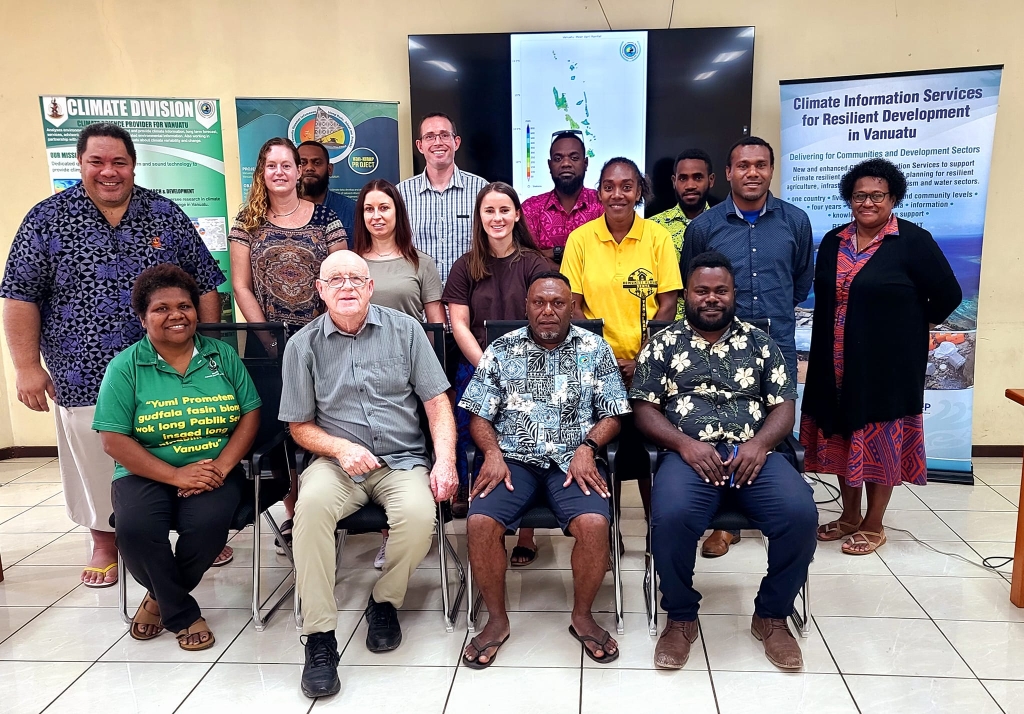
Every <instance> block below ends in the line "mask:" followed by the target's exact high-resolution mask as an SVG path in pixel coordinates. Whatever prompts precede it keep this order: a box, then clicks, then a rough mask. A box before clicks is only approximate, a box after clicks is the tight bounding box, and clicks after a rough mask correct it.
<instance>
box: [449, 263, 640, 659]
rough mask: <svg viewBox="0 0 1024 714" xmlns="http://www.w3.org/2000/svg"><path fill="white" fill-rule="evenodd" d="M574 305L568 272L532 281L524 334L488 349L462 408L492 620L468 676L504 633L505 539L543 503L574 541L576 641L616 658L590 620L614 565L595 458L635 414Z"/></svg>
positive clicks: (477, 564)
mask: <svg viewBox="0 0 1024 714" xmlns="http://www.w3.org/2000/svg"><path fill="white" fill-rule="evenodd" d="M575 307H576V306H575V301H574V300H573V299H572V292H571V290H570V287H569V281H568V279H567V278H566V277H565V276H564V275H562V274H560V273H556V272H549V273H541V274H539V275H537V276H536V277H535V278H534V279H533V281H532V282H531V283H530V286H529V289H528V292H527V295H526V316H527V319H528V320H529V326H528V327H523V328H520V329H518V330H515V331H514V332H511V333H509V334H507V335H505V336H503V337H499V338H498V339H497V340H495V341H494V342H493V343H491V345H490V346H489V347H488V348H487V349H486V350H485V351H484V354H483V357H481V358H480V364H479V366H478V367H477V369H476V374H474V375H473V381H472V382H470V384H469V386H468V387H467V388H466V392H465V394H464V395H463V397H462V400H461V401H460V402H459V406H460V407H462V408H463V409H466V410H467V411H469V412H470V413H471V415H472V416H471V419H472V421H471V422H470V427H469V428H470V434H471V435H472V437H473V441H475V442H476V445H477V446H478V447H479V448H480V450H481V451H482V452H483V454H484V463H483V466H482V467H481V469H480V473H479V475H478V476H477V477H476V481H475V482H474V483H473V488H472V491H471V493H470V498H471V503H470V508H469V520H468V525H467V533H468V535H469V559H470V563H472V566H473V575H474V578H475V580H476V583H477V585H479V587H480V592H481V594H482V595H483V598H484V603H485V604H486V605H487V612H488V619H487V625H486V626H485V627H484V629H483V631H482V632H481V633H480V634H479V635H478V636H477V637H475V638H473V640H472V642H470V644H469V645H467V647H466V650H465V652H464V653H463V657H462V661H463V664H465V665H466V666H467V667H470V668H472V669H483V668H485V667H489V666H490V665H491V664H492V663H493V662H494V659H495V657H496V656H497V654H498V649H499V648H500V647H501V645H503V644H504V643H505V641H506V640H507V639H508V637H509V633H510V629H509V620H508V614H507V613H506V611H505V563H506V556H505V545H504V539H503V535H504V533H505V531H506V530H507V529H511V530H516V529H517V528H518V527H519V523H520V521H521V520H522V517H523V515H524V514H525V513H526V512H527V511H528V510H529V509H530V508H531V506H532V505H533V503H534V501H536V500H538V499H541V500H544V501H546V502H547V504H548V505H549V506H550V508H551V510H552V511H554V513H555V516H556V517H557V518H558V522H559V525H560V526H561V527H562V530H563V531H565V533H566V535H571V536H573V537H574V538H575V539H576V544H575V546H574V548H573V554H572V573H573V587H574V589H575V598H574V603H573V611H572V625H571V626H570V627H569V632H570V634H571V635H572V636H573V637H575V638H576V639H577V640H579V641H580V642H581V643H582V644H583V646H584V648H585V649H584V652H585V653H586V654H587V656H589V657H590V658H591V659H592V660H594V661H595V662H598V663H602V664H606V663H608V662H612V661H614V660H616V659H618V657H619V649H618V644H617V643H616V642H615V640H613V639H612V638H611V635H610V634H609V633H608V632H607V631H606V630H604V629H602V628H601V626H600V625H598V624H597V622H595V621H594V617H593V615H592V614H591V607H592V606H593V604H594V598H595V597H596V596H597V591H598V589H599V588H600V587H601V581H602V580H603V579H604V574H605V569H606V567H607V565H608V524H609V522H610V521H609V508H608V498H609V496H610V493H609V491H608V484H607V482H606V481H605V473H604V467H603V466H601V465H599V464H598V461H597V458H596V457H597V452H598V451H599V450H600V449H601V448H602V447H604V446H605V445H606V444H607V443H608V442H609V441H611V440H612V439H613V438H614V437H615V436H616V435H617V434H618V433H619V419H618V415H620V414H625V413H627V412H629V411H630V408H629V402H628V401H627V399H626V389H625V386H624V385H623V383H622V377H621V376H620V375H619V368H618V365H617V363H616V362H615V356H614V355H613V354H612V350H611V347H610V346H609V345H608V343H607V342H605V341H604V339H602V338H601V337H598V336H597V335H595V334H592V333H590V332H587V331H586V330H582V329H580V328H578V327H575V326H573V325H571V324H570V319H571V318H572V313H573V310H574V309H575Z"/></svg>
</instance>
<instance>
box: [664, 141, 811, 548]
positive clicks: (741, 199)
mask: <svg viewBox="0 0 1024 714" xmlns="http://www.w3.org/2000/svg"><path fill="white" fill-rule="evenodd" d="M774 171H775V152H774V151H772V147H771V145H770V144H769V143H768V142H767V141H765V140H764V139H762V138H760V137H757V136H748V137H745V138H743V139H740V140H739V141H737V142H736V143H735V144H733V145H732V148H731V149H729V158H728V161H727V162H726V167H725V178H726V180H727V181H728V182H729V188H730V192H729V195H728V196H727V197H726V199H725V200H724V201H722V202H721V203H720V204H718V205H717V206H713V207H712V208H709V209H708V210H706V211H704V213H702V214H701V215H699V216H697V217H696V218H694V219H693V221H692V222H691V223H690V226H689V227H688V228H687V229H686V234H685V237H684V239H683V253H682V257H681V258H680V260H679V272H680V273H682V274H683V275H684V276H685V275H688V274H689V272H690V261H691V260H693V258H694V256H697V255H700V254H701V253H703V252H705V251H709V250H713V251H718V252H719V253H722V254H723V255H725V256H726V257H727V258H729V260H730V262H731V263H732V267H733V271H734V274H735V279H736V317H738V318H739V319H741V320H747V321H755V322H757V323H758V324H762V325H763V324H765V323H767V327H768V329H767V332H768V333H769V334H770V335H771V337H772V339H773V340H774V341H775V343H776V344H777V345H778V346H779V349H781V350H782V355H783V357H785V359H786V368H787V370H788V372H789V377H790V379H791V380H792V381H793V382H795V381H796V374H797V365H796V339H795V337H796V334H795V333H796V314H795V312H794V308H796V306H797V305H799V304H800V303H802V302H803V301H804V300H806V299H807V295H808V294H809V293H810V291H811V283H812V282H813V280H814V241H813V238H812V236H811V222H810V220H809V219H808V218H807V214H806V213H804V212H803V211H802V210H800V209H799V208H797V207H796V206H794V205H793V204H791V203H787V202H785V201H782V200H780V199H778V198H776V197H775V196H773V195H772V194H771V191H769V190H768V186H769V185H770V184H771V182H772V174H773V173H774ZM684 281H685V279H684ZM739 539H740V534H739V531H733V532H729V531H715V532H714V533H712V534H711V535H710V536H709V537H708V538H707V540H706V541H704V545H703V547H702V548H701V555H702V556H704V557H705V558H717V557H719V556H722V555H725V554H726V553H727V552H728V551H729V546H730V545H731V544H733V543H735V542H736V541H738V540H739Z"/></svg>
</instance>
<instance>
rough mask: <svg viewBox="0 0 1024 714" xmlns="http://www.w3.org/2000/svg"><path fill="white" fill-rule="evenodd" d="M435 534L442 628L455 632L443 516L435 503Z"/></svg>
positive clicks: (439, 507)
mask: <svg viewBox="0 0 1024 714" xmlns="http://www.w3.org/2000/svg"><path fill="white" fill-rule="evenodd" d="M434 531H435V535H436V536H437V563H438V567H440V569H441V614H442V615H443V616H444V629H445V631H447V632H455V624H454V623H453V622H452V618H451V616H450V615H449V614H448V613H449V592H448V562H447V560H446V557H445V556H447V555H448V552H447V550H446V549H445V547H444V516H443V514H442V513H441V504H440V503H439V504H437V520H436V524H435V526H434Z"/></svg>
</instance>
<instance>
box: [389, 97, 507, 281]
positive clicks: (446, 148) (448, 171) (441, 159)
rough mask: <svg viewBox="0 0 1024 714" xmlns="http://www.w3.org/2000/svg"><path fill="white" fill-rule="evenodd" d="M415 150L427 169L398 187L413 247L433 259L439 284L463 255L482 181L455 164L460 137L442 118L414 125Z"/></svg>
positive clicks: (432, 117)
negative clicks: (407, 214) (410, 226)
mask: <svg viewBox="0 0 1024 714" xmlns="http://www.w3.org/2000/svg"><path fill="white" fill-rule="evenodd" d="M419 137H420V138H418V139H417V140H416V149H417V150H418V151H419V152H420V153H421V154H423V158H424V159H425V160H426V163H427V167H426V169H425V170H424V171H423V173H421V174H417V175H416V176H413V177H412V178H408V179H406V180H405V181H402V182H401V183H400V184H398V191H399V193H401V194H402V199H403V200H404V201H405V205H406V207H407V208H408V209H409V220H410V221H411V222H412V233H413V243H414V244H415V245H416V247H417V248H419V249H420V250H422V251H423V252H424V253H427V254H428V255H430V256H431V257H433V259H434V261H435V262H436V263H437V270H438V272H439V273H440V274H441V280H442V281H446V280H448V271H449V270H451V267H452V264H453V263H454V262H455V261H456V260H458V259H459V258H460V257H461V256H462V255H463V254H464V253H466V252H467V251H469V246H470V242H471V240H472V231H473V208H474V206H475V204H476V195H477V193H479V192H480V189H482V188H483V187H484V186H485V185H487V181H486V180H484V179H482V178H480V177H479V176H477V175H476V174H471V173H469V172H468V171H462V170H461V169H459V167H458V166H456V165H455V152H456V151H458V150H459V146H461V145H462V137H460V136H459V134H458V131H457V130H456V128H455V122H454V121H452V119H451V117H449V116H448V115H447V114H442V113H440V112H436V113H434V114H428V115H427V116H425V117H424V118H423V119H422V120H421V121H420V132H419Z"/></svg>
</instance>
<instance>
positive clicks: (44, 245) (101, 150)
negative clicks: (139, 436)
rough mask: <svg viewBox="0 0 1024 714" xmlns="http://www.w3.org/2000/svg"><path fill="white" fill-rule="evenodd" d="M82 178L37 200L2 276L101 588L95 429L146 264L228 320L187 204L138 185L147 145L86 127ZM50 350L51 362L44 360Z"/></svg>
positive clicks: (30, 386)
mask: <svg viewBox="0 0 1024 714" xmlns="http://www.w3.org/2000/svg"><path fill="white" fill-rule="evenodd" d="M77 151H78V163H79V166H80V168H81V172H82V182H81V183H80V184H78V185H76V186H74V187H72V188H69V189H66V190H65V191H62V192H61V193H58V194H56V195H54V196H51V197H49V198H47V199H45V200H44V201H41V202H40V203H38V204H36V205H35V207H33V208H32V210H31V211H29V213H28V215H27V216H25V219H24V221H22V224H21V227H20V228H19V229H18V233H17V235H16V236H15V237H14V243H13V245H12V246H11V252H10V254H9V255H8V257H7V269H6V271H5V273H4V277H3V282H2V283H0V297H3V298H5V300H4V331H5V332H6V334H7V343H8V345H9V347H10V349H11V357H12V359H13V361H14V369H15V378H16V382H17V390H18V400H19V401H20V402H21V403H22V404H24V405H25V406H27V407H28V408H29V409H32V410H34V411H41V412H45V411H49V410H50V408H49V405H48V404H47V401H46V399H47V397H49V398H50V399H53V400H54V402H55V403H56V406H57V408H56V410H55V414H54V416H55V420H56V423H57V454H58V456H59V458H60V470H61V481H62V482H63V484H64V499H65V502H66V504H67V510H68V516H69V517H70V518H71V520H73V521H74V522H75V523H78V524H79V525H83V526H85V527H87V528H89V529H90V530H91V531H92V538H93V553H92V558H91V560H90V562H89V565H88V566H87V567H86V568H85V570H84V571H83V572H82V582H83V583H85V584H86V585H87V586H89V587H109V586H111V585H113V584H114V583H116V582H117V572H116V570H115V568H116V565H117V550H116V548H115V546H114V534H113V533H111V532H110V530H111V529H110V525H109V523H108V519H109V518H110V513H111V510H112V509H111V504H110V484H111V480H112V478H113V473H114V462H113V461H112V460H111V459H110V457H109V456H107V455H106V454H105V453H104V452H103V447H102V445H101V444H100V439H99V436H98V434H97V433H96V432H95V431H93V429H92V419H93V412H94V410H95V405H96V397H97V395H98V393H99V388H100V382H101V381H102V379H103V372H104V371H105V370H106V368H107V364H108V363H109V362H110V360H111V359H113V358H114V355H116V354H117V353H118V352H120V351H121V350H123V349H124V348H125V347H128V346H129V345H131V344H133V343H134V342H137V341H138V340H139V339H141V338H142V336H143V334H144V332H143V330H142V326H141V324H140V323H139V319H138V317H137V316H136V315H134V314H133V313H132V309H131V289H132V284H133V283H134V282H135V278H136V277H137V276H138V275H139V273H141V272H142V271H143V270H144V269H145V268H148V267H150V266H152V265H157V264H159V263H174V264H176V265H179V266H180V267H181V268H183V269H184V270H185V271H186V272H188V273H189V274H191V275H192V276H193V277H194V278H195V279H196V282H197V283H198V284H199V289H200V291H201V293H202V297H201V298H200V302H199V317H200V320H201V321H204V322H215V321H217V320H218V319H219V314H220V301H219V299H218V296H217V293H216V289H217V286H218V285H220V284H221V283H223V282H224V275H223V273H221V271H220V269H219V268H218V267H217V264H216V263H215V262H214V260H213V257H212V256H211V255H210V252H209V251H208V250H207V249H206V247H205V246H204V245H203V243H202V241H201V240H200V238H199V235H198V234H197V233H196V230H195V228H194V227H193V225H192V221H191V220H189V218H188V216H186V215H185V214H184V212H182V210H181V209H180V208H178V206H177V205H175V204H174V203H173V202H172V201H170V200H169V199H166V198H164V197H162V196H161V195H160V194H158V193H155V192H154V191H149V190H147V189H144V188H141V187H139V186H136V185H135V146H134V144H133V142H132V138H131V136H130V135H129V134H128V132H127V131H125V130H124V129H122V128H121V127H119V126H116V125H114V124H106V123H99V124H92V125H90V126H88V127H86V128H85V129H83V130H82V132H81V134H79V137H78V146H77ZM40 355H42V358H43V360H45V362H46V367H45V368H44V367H43V365H42V364H41V363H40V359H39V358H40Z"/></svg>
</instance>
